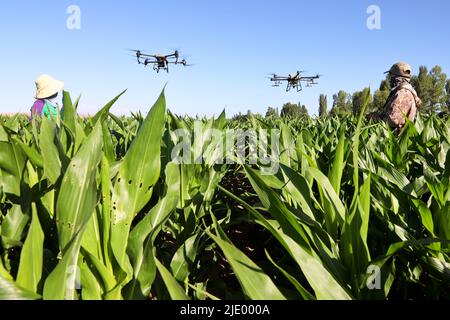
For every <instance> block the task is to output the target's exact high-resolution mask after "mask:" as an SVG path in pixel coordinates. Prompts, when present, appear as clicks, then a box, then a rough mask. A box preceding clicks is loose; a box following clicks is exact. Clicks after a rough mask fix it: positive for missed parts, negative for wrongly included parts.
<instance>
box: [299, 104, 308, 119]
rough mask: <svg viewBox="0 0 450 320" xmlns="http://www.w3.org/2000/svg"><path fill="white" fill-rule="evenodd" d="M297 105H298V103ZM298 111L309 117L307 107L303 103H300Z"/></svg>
mask: <svg viewBox="0 0 450 320" xmlns="http://www.w3.org/2000/svg"><path fill="white" fill-rule="evenodd" d="M299 107H300V103H299ZM300 113H301V115H302V116H304V117H309V113H308V108H307V107H306V106H305V105H304V104H303V105H301V107H300Z"/></svg>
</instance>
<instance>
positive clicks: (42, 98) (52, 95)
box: [31, 74, 64, 120]
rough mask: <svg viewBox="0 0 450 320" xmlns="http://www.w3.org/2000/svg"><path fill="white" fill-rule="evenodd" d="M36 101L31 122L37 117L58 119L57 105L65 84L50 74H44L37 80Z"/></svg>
mask: <svg viewBox="0 0 450 320" xmlns="http://www.w3.org/2000/svg"><path fill="white" fill-rule="evenodd" d="M35 83H36V95H35V98H36V101H35V102H34V104H33V106H32V107H31V120H34V119H36V118H37V117H47V118H48V119H50V120H51V119H52V118H53V119H56V118H57V116H58V113H59V106H58V104H57V103H56V101H55V100H56V98H57V97H58V93H59V92H60V91H61V90H62V89H63V88H64V83H63V82H61V81H58V80H56V79H54V78H53V77H51V76H49V75H48V74H43V75H41V76H39V77H38V78H37V79H36V82H35Z"/></svg>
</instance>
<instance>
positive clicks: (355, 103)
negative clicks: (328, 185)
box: [235, 66, 450, 118]
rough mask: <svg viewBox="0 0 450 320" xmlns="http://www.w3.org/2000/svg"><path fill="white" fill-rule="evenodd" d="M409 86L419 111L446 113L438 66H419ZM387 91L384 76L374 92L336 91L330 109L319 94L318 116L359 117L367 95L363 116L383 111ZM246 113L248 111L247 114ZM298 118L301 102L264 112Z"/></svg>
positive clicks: (449, 87)
mask: <svg viewBox="0 0 450 320" xmlns="http://www.w3.org/2000/svg"><path fill="white" fill-rule="evenodd" d="M411 84H412V86H413V87H414V88H415V89H416V91H417V94H418V95H419V97H420V99H422V102H423V104H422V107H421V109H420V111H421V112H423V113H440V112H444V113H449V112H450V79H447V75H446V74H445V73H443V71H442V67H441V66H435V67H434V68H432V69H431V70H428V68H427V67H425V66H421V67H420V68H419V74H418V75H417V76H413V78H412V80H411ZM390 90H391V86H390V82H389V79H388V77H386V79H385V80H383V81H382V82H381V84H380V86H379V88H378V89H377V90H375V92H373V93H372V92H370V88H364V89H362V90H361V91H356V92H354V93H353V94H352V93H348V92H346V91H344V90H340V91H339V92H338V93H337V94H334V95H333V97H332V105H331V109H329V106H328V97H327V96H326V95H324V94H321V95H320V97H319V112H318V114H319V116H320V117H325V116H327V115H331V116H334V115H338V116H341V115H342V116H344V115H348V114H351V113H353V114H355V115H356V114H359V112H360V110H361V108H362V104H363V98H364V97H365V95H366V94H367V93H368V92H370V100H369V105H368V107H367V111H366V112H367V113H370V112H381V111H383V109H384V105H385V103H386V100H387V98H388V97H389V93H390ZM249 113H250V111H249ZM279 116H281V117H301V116H309V115H308V108H307V106H305V105H303V104H301V103H297V104H296V103H290V102H288V103H285V104H284V105H283V106H282V107H281V111H280V110H279V109H278V108H274V107H269V108H268V109H267V112H266V117H279ZM239 117H246V115H242V114H239V115H237V116H235V118H239Z"/></svg>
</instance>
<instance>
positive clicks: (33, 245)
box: [16, 203, 45, 292]
mask: <svg viewBox="0 0 450 320" xmlns="http://www.w3.org/2000/svg"><path fill="white" fill-rule="evenodd" d="M44 237H45V235H44V232H43V231H42V228H41V224H40V222H39V217H38V215H37V210H36V204H35V203H33V204H32V219H31V226H30V229H29V230H28V236H27V239H26V240H25V243H24V245H23V248H22V253H21V255H20V264H19V271H18V274H17V280H16V281H17V284H18V285H20V286H21V287H22V288H24V289H27V290H29V291H31V292H38V286H39V284H40V281H41V277H42V260H43V255H44Z"/></svg>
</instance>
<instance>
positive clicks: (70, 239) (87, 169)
mask: <svg viewBox="0 0 450 320" xmlns="http://www.w3.org/2000/svg"><path fill="white" fill-rule="evenodd" d="M101 150H102V130H101V125H100V124H97V125H96V126H95V128H94V130H93V131H92V132H91V134H90V135H89V137H88V138H87V139H86V141H85V143H84V144H83V145H82V146H81V148H80V150H79V151H78V152H77V154H76V155H75V157H74V158H73V159H72V161H71V162H70V165H69V167H68V169H67V172H66V174H65V175H64V178H63V180H62V183H61V192H60V193H59V196H58V201H57V209H56V220H57V226H58V235H59V246H60V249H61V251H62V260H61V261H60V262H59V263H58V265H57V266H56V268H55V269H54V270H53V271H52V273H51V274H50V275H49V276H48V278H47V280H46V282H45V285H44V299H46V300H49V299H50V300H62V299H74V298H75V289H76V277H75V276H74V275H75V274H76V273H77V271H78V267H77V266H78V256H79V252H80V246H81V239H82V237H83V233H84V231H85V228H86V225H87V223H88V221H89V219H90V218H91V216H92V214H93V212H94V208H95V205H96V202H97V193H96V190H97V189H96V172H97V167H98V165H99V163H100V159H101Z"/></svg>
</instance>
